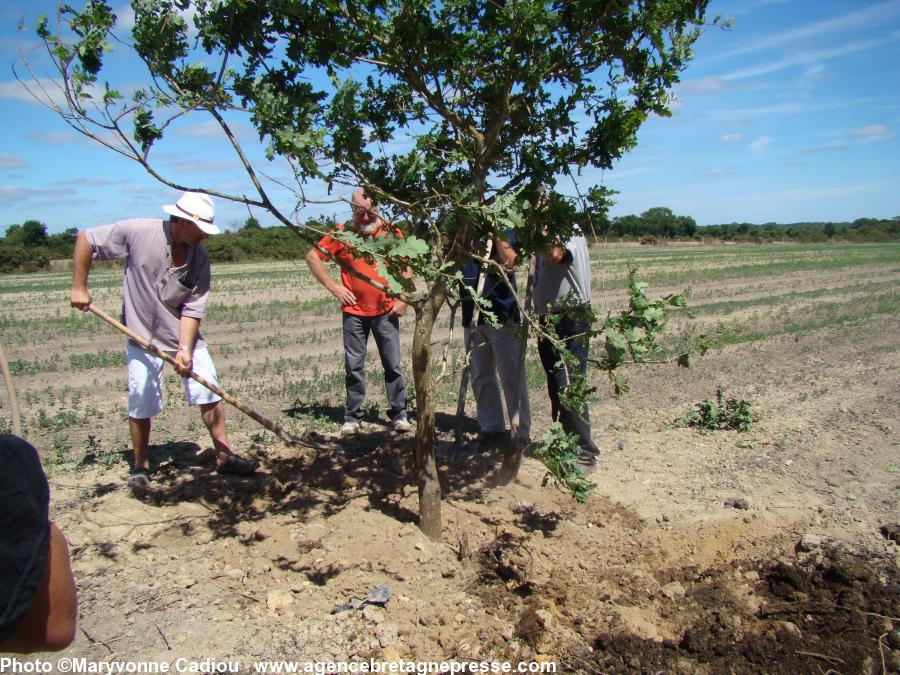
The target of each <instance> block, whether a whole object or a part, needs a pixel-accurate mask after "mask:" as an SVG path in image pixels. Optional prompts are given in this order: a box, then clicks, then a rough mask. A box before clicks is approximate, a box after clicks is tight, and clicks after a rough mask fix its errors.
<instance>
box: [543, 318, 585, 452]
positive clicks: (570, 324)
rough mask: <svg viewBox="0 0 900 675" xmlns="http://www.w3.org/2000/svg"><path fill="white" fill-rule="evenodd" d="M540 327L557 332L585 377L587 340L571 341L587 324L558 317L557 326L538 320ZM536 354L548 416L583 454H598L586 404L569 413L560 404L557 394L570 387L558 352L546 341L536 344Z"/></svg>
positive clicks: (575, 339)
mask: <svg viewBox="0 0 900 675" xmlns="http://www.w3.org/2000/svg"><path fill="white" fill-rule="evenodd" d="M541 325H542V326H543V327H544V329H545V330H547V331H548V332H550V331H554V330H555V332H556V335H557V337H559V338H560V339H561V340H563V342H564V344H565V345H566V348H567V349H568V350H569V351H570V352H572V354H574V355H575V357H576V358H577V359H578V371H579V372H580V373H581V374H582V375H585V374H586V373H587V359H588V340H587V337H585V336H582V337H573V336H576V335H580V334H582V333H584V332H585V331H587V330H588V328H589V326H588V323H587V321H582V320H576V319H571V318H568V317H565V316H563V317H561V318H560V319H559V321H558V322H557V324H556V326H553V325H552V324H551V323H550V322H549V321H548V320H547V318H546V317H541ZM538 354H540V357H541V365H543V366H544V372H546V373H547V393H548V394H549V395H550V414H551V416H552V417H553V421H554V422H556V421H557V420H558V421H559V422H560V424H562V427H563V429H564V430H565V431H566V433H570V434H575V435H576V436H577V437H578V444H579V445H580V446H581V449H582V451H584V452H589V453H591V454H595V455H596V454H599V453H600V449H599V448H598V447H597V446H596V445H595V444H594V441H593V440H592V439H591V422H590V418H589V416H588V408H587V404H585V405H584V407H583V408H582V409H581V411H580V412H579V411H577V410H569V409H568V408H565V407H563V405H562V404H561V403H560V402H559V394H560V392H562V391H564V390H565V388H566V387H567V386H569V374H568V372H567V371H566V368H565V367H564V366H562V365H560V366H557V364H558V363H559V352H558V351H557V350H556V349H555V348H554V347H553V343H551V342H550V341H549V340H546V339H543V338H542V339H540V340H538Z"/></svg>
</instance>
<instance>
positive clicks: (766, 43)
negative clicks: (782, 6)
mask: <svg viewBox="0 0 900 675" xmlns="http://www.w3.org/2000/svg"><path fill="white" fill-rule="evenodd" d="M763 4H771V0H770V2H768V3H763ZM898 14H900V0H891V1H890V2H883V3H881V4H878V5H872V6H871V7H865V8H863V9H859V10H856V11H853V12H850V13H849V14H844V15H843V16H838V17H835V18H833V19H825V20H824V21H817V22H815V23H811V24H808V25H806V26H801V27H799V28H792V29H790V30H786V31H781V32H780V33H774V34H772V35H769V36H768V37H765V38H762V39H755V40H754V41H753V43H752V44H748V45H745V46H743V47H738V48H736V49H733V50H731V51H730V52H728V53H727V54H724V55H722V57H726V56H736V55H739V54H748V53H752V52H760V51H767V50H769V49H772V48H773V47H780V46H785V45H787V46H793V45H796V44H797V43H799V42H802V41H804V40H808V39H809V38H811V37H815V36H818V35H824V34H827V33H833V32H838V31H846V30H849V29H852V28H857V27H869V26H877V25H883V24H884V22H885V21H886V20H887V19H891V18H893V17H895V16H897V15H898Z"/></svg>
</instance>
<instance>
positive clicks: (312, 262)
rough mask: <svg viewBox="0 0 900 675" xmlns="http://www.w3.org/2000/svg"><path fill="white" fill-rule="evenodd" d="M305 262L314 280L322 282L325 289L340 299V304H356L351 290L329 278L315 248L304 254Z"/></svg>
mask: <svg viewBox="0 0 900 675" xmlns="http://www.w3.org/2000/svg"><path fill="white" fill-rule="evenodd" d="M306 264H307V265H308V266H309V271H310V272H312V275H313V276H314V277H315V278H316V281H318V282H319V283H320V284H322V286H324V287H325V290H327V291H328V292H329V293H331V294H332V295H333V296H334V297H336V298H337V299H338V300H340V301H341V305H342V306H349V305H355V304H356V296H355V295H354V294H353V291H351V290H350V289H349V288H347V287H346V286H344V284H340V283H337V282H336V281H335V280H334V279H332V278H331V275H330V274H328V270H327V269H325V263H323V262H322V259H321V258H320V257H319V256H318V254H317V253H316V252H315V250H311V251H310V252H309V253H307V254H306Z"/></svg>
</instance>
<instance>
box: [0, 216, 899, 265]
mask: <svg viewBox="0 0 900 675" xmlns="http://www.w3.org/2000/svg"><path fill="white" fill-rule="evenodd" d="M577 220H578V222H579V224H580V225H581V227H582V229H583V230H584V232H585V233H586V234H587V235H588V236H590V235H594V236H596V237H597V238H600V239H606V240H614V241H637V242H641V243H645V244H656V243H660V242H663V241H670V240H671V241H688V240H692V241H709V240H722V241H734V242H747V243H769V242H780V241H791V242H797V243H814V242H826V241H846V242H884V241H896V240H898V239H900V216H898V217H894V218H890V219H878V218H858V219H857V220H854V221H853V222H852V223H824V222H822V223H819V222H815V223H791V224H788V225H779V224H777V223H766V224H764V225H756V224H753V223H729V224H727V225H707V226H703V225H697V223H696V222H695V221H694V219H693V218H691V217H690V216H678V215H675V213H673V212H672V210H671V209H669V208H666V207H664V206H658V207H655V208H652V209H648V210H647V211H644V213H642V214H641V215H639V216H635V215H627V216H619V217H616V218H612V219H610V218H608V217H607V216H606V215H605V214H603V213H600V214H599V215H596V214H590V215H589V214H588V213H586V212H582V213H580V214H578V216H577ZM306 225H307V226H309V227H312V228H314V229H315V230H317V231H323V232H324V231H327V230H328V229H330V228H331V227H332V226H333V225H334V221H332V220H310V221H307V223H306ZM77 236H78V230H77V229H76V228H74V227H70V228H69V229H67V230H65V231H64V232H61V233H59V234H47V226H46V225H44V223H42V222H40V221H37V220H26V221H25V222H24V223H22V224H21V225H10V226H9V227H8V228H7V229H6V236H5V237H3V238H0V272H36V271H38V270H42V269H47V267H48V266H49V263H50V261H51V260H58V259H70V258H71V257H72V251H73V248H74V246H75V238H76V237H77ZM206 248H207V250H208V251H209V257H210V259H211V260H212V261H213V262H241V261H245V260H299V259H300V258H302V257H303V256H304V255H306V252H307V251H308V250H309V245H308V244H307V243H306V242H304V241H303V240H301V239H300V237H298V236H297V235H295V234H294V233H293V232H291V231H290V230H289V229H288V228H286V227H262V226H261V225H260V223H259V221H258V220H256V218H254V217H252V216H251V217H249V218H247V220H246V221H244V223H243V224H242V225H240V226H239V227H235V228H233V229H232V230H231V231H226V232H223V233H222V234H220V235H216V236H215V237H210V238H209V239H207V240H206Z"/></svg>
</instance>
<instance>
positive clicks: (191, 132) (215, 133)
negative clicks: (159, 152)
mask: <svg viewBox="0 0 900 675" xmlns="http://www.w3.org/2000/svg"><path fill="white" fill-rule="evenodd" d="M228 128H229V129H231V133H233V134H234V135H235V137H236V138H238V139H239V140H249V139H252V138H255V137H256V132H254V131H253V130H252V129H251V128H250V127H248V126H247V125H245V124H241V123H240V122H228ZM174 134H175V136H181V137H187V138H215V139H219V140H225V138H226V137H225V132H224V131H222V127H221V126H220V125H219V123H218V122H217V121H215V120H208V121H206V122H201V123H199V124H192V125H190V126H184V127H179V128H178V129H176V130H175V132H174Z"/></svg>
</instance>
